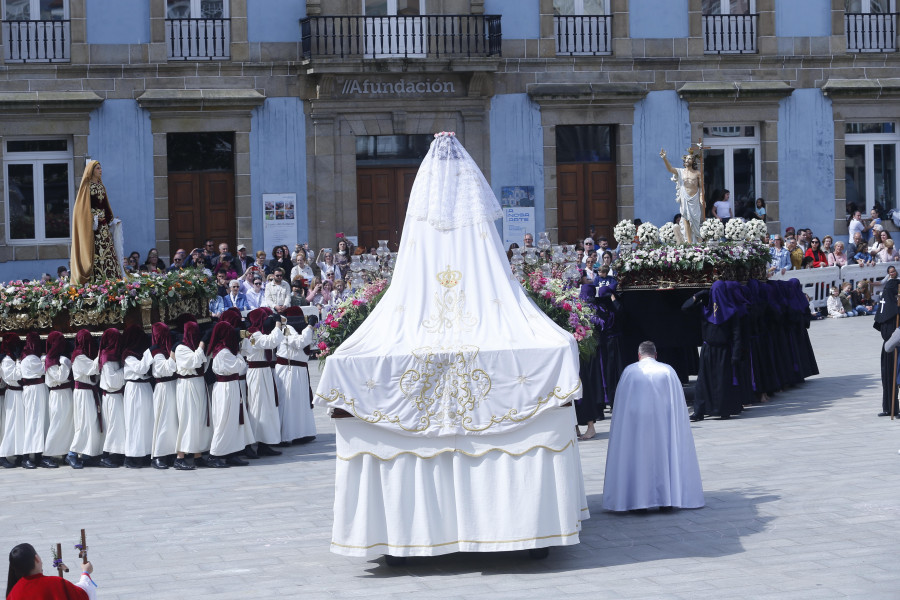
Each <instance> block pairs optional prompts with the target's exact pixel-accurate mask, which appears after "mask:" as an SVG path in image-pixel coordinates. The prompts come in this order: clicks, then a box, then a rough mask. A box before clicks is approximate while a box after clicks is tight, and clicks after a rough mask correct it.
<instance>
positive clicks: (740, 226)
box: [725, 218, 747, 242]
mask: <svg viewBox="0 0 900 600" xmlns="http://www.w3.org/2000/svg"><path fill="white" fill-rule="evenodd" d="M746 233H747V231H746V228H745V226H744V221H743V219H740V218H734V219H731V220H730V221H728V225H726V226H725V237H727V238H728V239H729V240H732V241H735V242H737V241H742V240H743V239H744V236H745V235H746Z"/></svg>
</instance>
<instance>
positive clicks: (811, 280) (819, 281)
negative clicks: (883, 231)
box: [769, 262, 900, 308]
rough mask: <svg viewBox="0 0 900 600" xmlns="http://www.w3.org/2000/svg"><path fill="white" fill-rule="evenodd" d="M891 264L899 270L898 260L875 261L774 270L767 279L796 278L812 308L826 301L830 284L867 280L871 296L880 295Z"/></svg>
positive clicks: (839, 285) (853, 284)
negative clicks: (862, 263) (866, 265)
mask: <svg viewBox="0 0 900 600" xmlns="http://www.w3.org/2000/svg"><path fill="white" fill-rule="evenodd" d="M890 266H893V267H895V268H896V269H898V270H900V262H885V263H875V265H874V266H871V267H861V266H859V265H847V266H846V267H821V268H818V269H801V270H797V271H786V272H785V273H784V275H782V274H781V272H780V271H779V272H776V273H775V274H774V275H772V276H771V277H770V278H769V279H784V280H788V279H796V280H797V281H799V282H800V285H801V286H802V287H803V292H804V293H805V294H806V295H807V296H809V297H810V301H809V305H810V306H812V307H813V308H822V307H824V306H825V303H826V302H827V301H828V295H829V293H830V290H831V288H832V286H836V287H838V288H840V287H841V284H843V283H850V285H852V286H853V287H854V289H855V288H856V283H857V282H858V281H868V282H869V283H870V284H871V285H872V297H873V298H875V299H877V297H879V296H881V287H882V286H883V285H884V279H885V278H887V270H888V267H890Z"/></svg>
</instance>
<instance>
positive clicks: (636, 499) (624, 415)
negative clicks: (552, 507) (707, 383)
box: [603, 358, 704, 511]
mask: <svg viewBox="0 0 900 600" xmlns="http://www.w3.org/2000/svg"><path fill="white" fill-rule="evenodd" d="M703 504H704V500H703V484H702V482H701V480H700V465H699V464H698V462H697V452H696V450H695V449H694V436H693V435H692V434H691V425H690V420H689V419H688V412H687V405H686V403H685V400H684V391H683V389H682V387H681V382H680V381H679V379H678V375H676V374H675V370H674V369H673V368H672V367H670V366H669V365H667V364H665V363H661V362H657V361H656V360H655V359H653V358H643V359H641V360H640V361H638V362H637V363H634V364H631V365H629V366H627V367H626V368H625V370H624V371H623V372H622V378H621V379H620V380H619V385H618V387H617V388H616V410H615V411H613V417H612V424H611V425H610V430H609V449H608V450H607V453H606V476H605V478H604V481H603V508H605V509H606V510H613V511H625V510H637V509H642V508H654V507H658V506H673V507H677V508H700V507H701V506H703Z"/></svg>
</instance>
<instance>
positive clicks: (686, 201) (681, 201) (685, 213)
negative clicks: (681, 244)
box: [673, 168, 703, 243]
mask: <svg viewBox="0 0 900 600" xmlns="http://www.w3.org/2000/svg"><path fill="white" fill-rule="evenodd" d="M675 171H677V175H675V176H674V177H673V179H674V180H675V194H676V200H678V205H679V207H680V209H681V235H682V236H683V237H684V239H687V234H686V230H687V229H688V228H690V230H691V241H693V242H694V243H697V242H698V241H699V240H700V226H701V225H702V224H703V210H702V208H701V206H700V191H699V190H698V191H697V193H696V194H694V195H693V196H691V195H690V194H688V192H687V190H686V189H685V187H684V175H685V173H686V172H687V169H683V168H682V169H675Z"/></svg>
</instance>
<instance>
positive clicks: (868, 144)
mask: <svg viewBox="0 0 900 600" xmlns="http://www.w3.org/2000/svg"><path fill="white" fill-rule="evenodd" d="M887 121H891V120H890V119H875V120H873V121H867V120H864V119H853V120H852V121H848V122H851V123H884V122H887ZM892 122H893V123H894V133H845V134H844V147H845V154H846V147H847V146H863V147H864V151H863V161H864V162H865V167H866V190H865V192H866V208H865V211H864V214H868V211H870V210H872V207H873V206H874V205H875V200H876V197H875V194H876V191H875V145H876V144H894V179H895V181H894V187H895V189H894V201H895V203H896V204H897V206H896V207H895V208H898V209H900V130H898V126H900V121H892ZM882 206H883V205H882ZM885 208H887V207H885ZM860 210H862V208H860Z"/></svg>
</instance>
